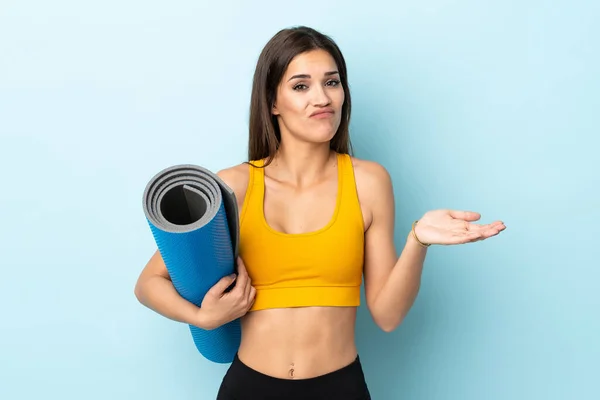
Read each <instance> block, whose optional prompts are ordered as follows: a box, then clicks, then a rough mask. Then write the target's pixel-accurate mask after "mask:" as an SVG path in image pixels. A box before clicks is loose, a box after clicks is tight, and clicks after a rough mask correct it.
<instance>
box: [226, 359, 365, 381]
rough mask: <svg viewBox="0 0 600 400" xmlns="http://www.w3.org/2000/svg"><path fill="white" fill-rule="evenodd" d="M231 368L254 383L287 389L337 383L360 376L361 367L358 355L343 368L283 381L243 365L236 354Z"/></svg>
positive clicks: (283, 379)
mask: <svg viewBox="0 0 600 400" xmlns="http://www.w3.org/2000/svg"><path fill="white" fill-rule="evenodd" d="M231 368H232V369H234V370H237V372H240V373H242V374H244V375H245V376H247V377H248V378H252V379H253V380H254V381H255V382H263V383H265V384H269V385H282V386H287V387H289V386H291V385H324V384H327V382H329V381H337V380H339V379H340V378H342V377H344V376H345V375H352V374H354V373H359V374H362V366H361V362H360V357H359V356H358V355H356V358H355V359H354V361H352V362H351V363H350V364H348V365H346V366H344V367H341V368H339V369H337V370H335V371H331V372H327V373H325V374H323V375H318V376H315V377H311V378H301V379H285V378H278V377H275V376H271V375H267V374H264V373H262V372H260V371H257V370H255V369H253V368H251V367H249V366H248V365H246V364H244V363H243V362H242V360H240V358H239V357H238V354H235V356H234V359H233V363H232V364H231Z"/></svg>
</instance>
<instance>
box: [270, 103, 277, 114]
mask: <svg viewBox="0 0 600 400" xmlns="http://www.w3.org/2000/svg"><path fill="white" fill-rule="evenodd" d="M271 114H273V115H279V111H278V110H277V105H276V104H273V107H271Z"/></svg>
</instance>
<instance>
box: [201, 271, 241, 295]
mask: <svg viewBox="0 0 600 400" xmlns="http://www.w3.org/2000/svg"><path fill="white" fill-rule="evenodd" d="M235 280H236V275H235V274H231V275H228V276H224V277H223V278H221V279H219V281H218V282H217V283H215V284H214V285H213V286H212V287H211V288H210V289H209V290H208V292H207V293H206V294H207V295H209V296H214V297H221V295H222V294H223V292H225V290H227V288H228V287H229V286H230V285H231V284H232V283H233V282H234V281H235Z"/></svg>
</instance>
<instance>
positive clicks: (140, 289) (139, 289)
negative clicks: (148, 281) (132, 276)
mask: <svg viewBox="0 0 600 400" xmlns="http://www.w3.org/2000/svg"><path fill="white" fill-rule="evenodd" d="M133 294H134V296H135V298H136V299H137V301H139V302H140V303H141V304H144V285H143V284H142V281H141V279H138V280H137V282H136V283H135V287H134V288H133Z"/></svg>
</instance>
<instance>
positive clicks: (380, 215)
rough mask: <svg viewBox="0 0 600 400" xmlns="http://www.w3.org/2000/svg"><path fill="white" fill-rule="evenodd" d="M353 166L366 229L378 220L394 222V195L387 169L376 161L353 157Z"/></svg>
mask: <svg viewBox="0 0 600 400" xmlns="http://www.w3.org/2000/svg"><path fill="white" fill-rule="evenodd" d="M352 165H353V167H354V179H355V181H356V191H357V193H358V199H359V201H360V204H361V208H362V210H363V215H364V218H365V227H366V229H367V230H369V229H370V227H371V226H372V225H373V222H374V221H376V220H377V221H379V220H393V216H394V193H393V189H392V180H391V177H390V174H389V173H388V171H387V169H386V168H385V167H384V166H383V165H381V164H379V163H377V162H375V161H369V160H362V159H359V158H355V157H352Z"/></svg>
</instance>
